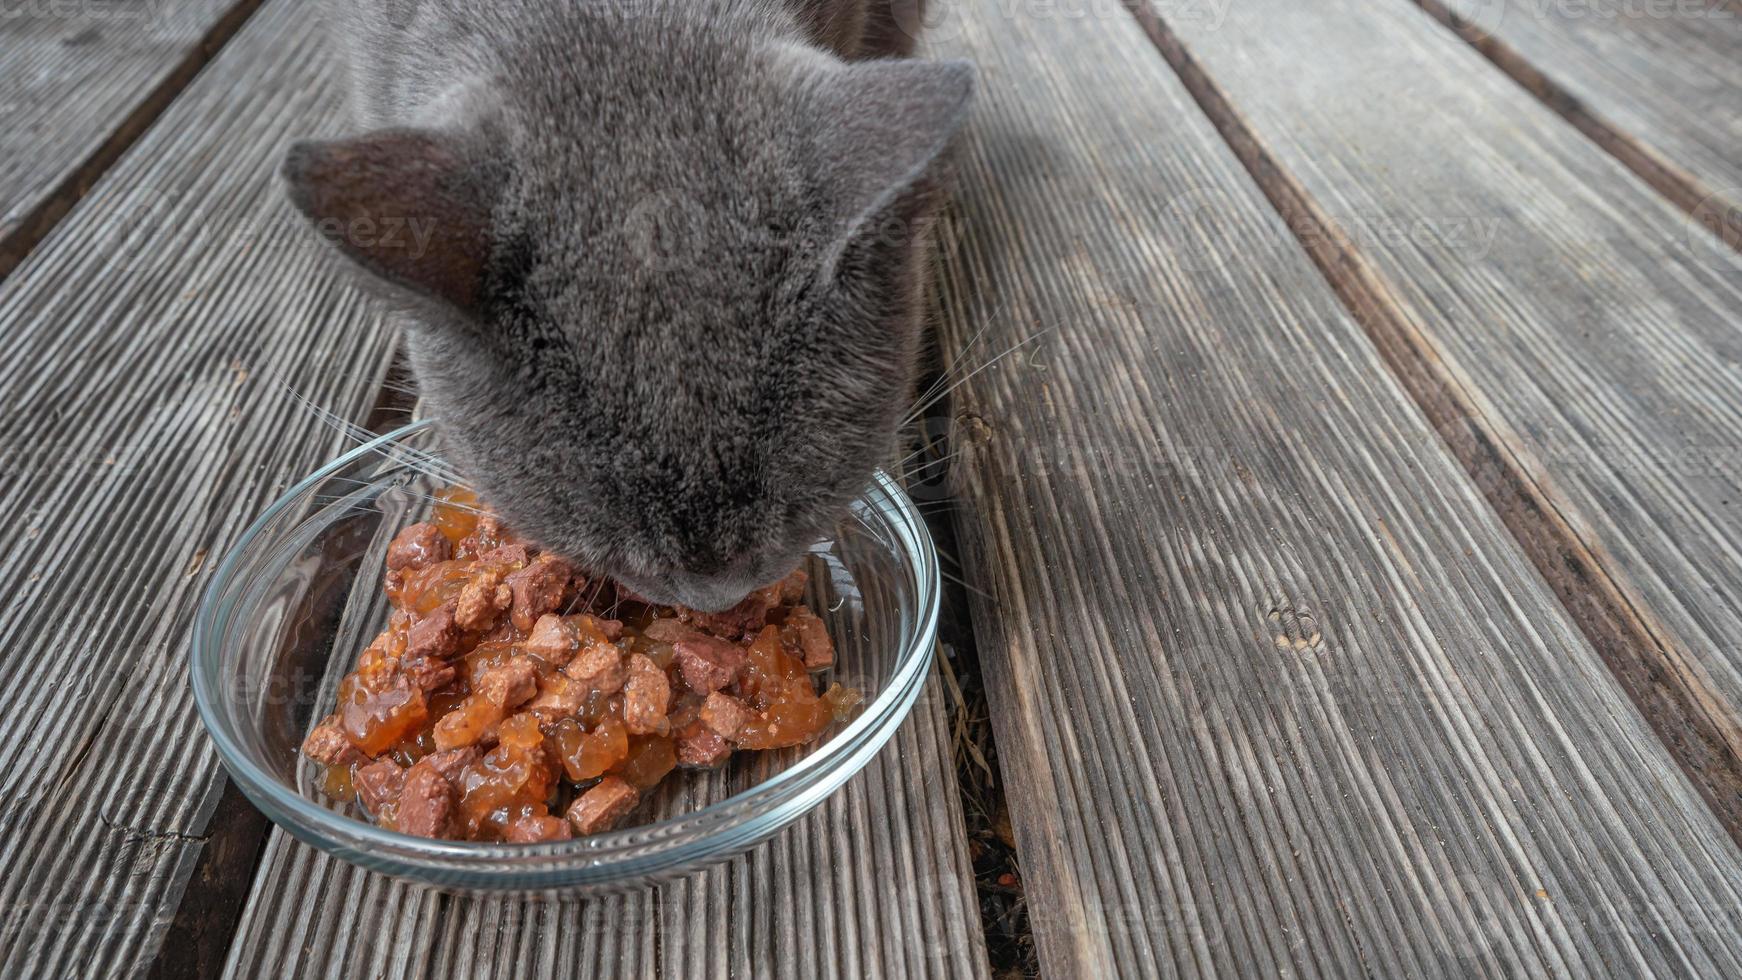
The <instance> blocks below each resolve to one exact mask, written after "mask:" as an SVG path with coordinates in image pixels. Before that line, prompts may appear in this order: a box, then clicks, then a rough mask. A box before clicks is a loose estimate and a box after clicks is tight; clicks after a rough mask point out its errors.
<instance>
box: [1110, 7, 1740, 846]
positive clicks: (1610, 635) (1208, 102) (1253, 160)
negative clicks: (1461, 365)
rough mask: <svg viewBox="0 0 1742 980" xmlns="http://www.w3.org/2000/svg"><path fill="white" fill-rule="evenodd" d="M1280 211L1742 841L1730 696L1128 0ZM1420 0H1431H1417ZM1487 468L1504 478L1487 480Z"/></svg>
mask: <svg viewBox="0 0 1742 980" xmlns="http://www.w3.org/2000/svg"><path fill="white" fill-rule="evenodd" d="M1122 2H1123V3H1124V4H1125V7H1126V9H1127V10H1129V11H1130V12H1131V14H1132V15H1133V16H1134V17H1135V18H1136V19H1137V22H1138V23H1139V24H1140V25H1141V26H1142V27H1143V30H1144V32H1145V33H1147V34H1148V35H1149V37H1150V40H1151V41H1152V42H1153V43H1154V44H1155V46H1156V48H1157V49H1158V50H1159V51H1160V52H1161V54H1162V56H1163V57H1164V58H1165V59H1166V60H1167V62H1168V64H1169V65H1170V66H1172V68H1173V70H1174V72H1175V73H1176V74H1177V75H1178V76H1179V77H1180V79H1181V81H1182V82H1184V84H1185V87H1186V89H1187V91H1188V92H1189V93H1190V94H1191V96H1192V98H1193V99H1194V100H1195V101H1196V102H1197V104H1198V105H1199V107H1200V108H1201V109H1202V110H1203V112H1204V114H1205V115H1206V116H1208V117H1209V119H1210V121H1211V123H1212V124H1213V125H1214V126H1215V127H1216V129H1217V130H1218V131H1219V132H1220V133H1221V134H1222V137H1223V139H1224V140H1226V141H1227V143H1228V145H1229V146H1230V147H1231V148H1232V149H1233V151H1234V154H1235V156H1236V157H1238V159H1239V160H1240V163H1241V165H1242V166H1244V167H1245V168H1246V170H1247V172H1248V173H1250V174H1251V175H1252V178H1253V180H1254V181H1255V182H1256V183H1257V184H1258V186H1259V188H1260V189H1261V190H1262V191H1263V192H1264V195H1265V196H1266V197H1267V198H1268V199H1269V200H1270V202H1271V204H1272V206H1273V207H1275V208H1276V210H1277V212H1278V213H1279V214H1281V215H1282V216H1283V218H1284V219H1285V223H1286V224H1287V225H1288V226H1289V228H1290V230H1291V231H1292V233H1293V234H1294V236H1295V238H1296V239H1297V240H1298V241H1299V243H1300V245H1301V247H1302V248H1303V249H1304V250H1305V251H1306V253H1307V255H1308V256H1309V257H1310V258H1311V259H1312V261H1313V263H1314V265H1316V266H1317V267H1318V268H1319V270H1320V272H1321V273H1322V274H1323V275H1324V277H1325V279H1326V280H1327V281H1328V282H1329V284H1330V285H1331V288H1332V290H1333V291H1334V292H1335V294H1336V295H1337V297H1338V299H1339V300H1340V301H1341V302H1342V303H1343V305H1344V306H1345V307H1346V308H1347V309H1348V310H1349V312H1350V314H1351V315H1352V316H1353V317H1354V318H1355V320H1356V322H1358V323H1359V324H1360V325H1361V327H1362V329H1364V330H1365V331H1366V332H1367V333H1368V334H1369V336H1371V337H1372V339H1373V343H1374V345H1375V347H1377V348H1378V350H1379V353H1380V356H1381V357H1383V358H1384V360H1385V363H1386V364H1387V365H1388V366H1389V367H1390V368H1391V371H1392V373H1393V374H1394V375H1396V376H1397V378H1398V380H1399V381H1400V382H1401V383H1402V385H1403V387H1404V389H1405V390H1406V391H1408V392H1409V395H1410V397H1411V398H1412V399H1413V400H1414V401H1415V402H1416V403H1417V405H1419V406H1420V408H1421V410H1422V412H1423V413H1424V414H1425V415H1426V416H1427V418H1428V421H1429V423H1430V424H1431V425H1432V427H1433V428H1434V429H1435V431H1437V432H1438V433H1440V434H1441V436H1442V437H1443V438H1444V441H1445V443H1446V445H1447V446H1448V447H1449V448H1450V450H1451V452H1452V454H1453V456H1454V457H1455V458H1456V459H1457V460H1458V462H1459V463H1460V464H1461V465H1462V466H1463V467H1464V468H1465V469H1466V470H1467V471H1468V472H1469V473H1470V474H1471V475H1472V477H1476V478H1477V479H1476V481H1475V482H1476V483H1477V484H1478V485H1480V487H1481V488H1482V491H1483V494H1484V496H1485V497H1486V498H1487V500H1488V502H1489V505H1490V506H1492V507H1493V508H1494V510H1495V512H1496V513H1497V514H1498V515H1499V517H1500V518H1501V520H1502V522H1503V523H1504V524H1505V525H1506V528H1507V530H1508V531H1510V532H1511V534H1512V535H1513V537H1514V538H1516V539H1517V541H1518V542H1519V544H1520V546H1521V547H1522V548H1523V550H1524V552H1525V554H1526V555H1527V556H1528V557H1529V559H1530V561H1531V563H1532V564H1534V565H1535V566H1536V568H1537V570H1538V572H1539V573H1540V574H1541V575H1542V577H1543V579H1544V580H1545V581H1546V582H1548V583H1549V585H1550V586H1551V587H1552V588H1553V589H1554V592H1555V595H1556V597H1557V598H1558V599H1559V600H1560V602H1561V604H1562V605H1563V606H1564V607H1565V608H1566V609H1567V611H1568V612H1569V613H1570V614H1571V616H1572V618H1573V620H1574V622H1575V623H1576V624H1577V626H1578V628H1579V630H1580V631H1581V632H1582V633H1583V634H1584V635H1585V638H1586V639H1587V640H1588V641H1589V642H1590V644H1591V645H1592V647H1593V648H1595V649H1596V651H1597V652H1598V654H1599V655H1600V656H1601V657H1602V659H1603V662H1604V664H1605V665H1606V666H1607V667H1608V668H1609V670H1610V672H1611V673H1612V674H1613V675H1614V677H1615V679H1616V681H1617V682H1618V683H1619V684H1620V686H1621V688H1622V690H1623V691H1625V692H1626V694H1627V696H1628V698H1629V699H1631V700H1632V701H1633V703H1634V704H1635V705H1636V706H1637V707H1638V708H1639V711H1640V713H1641V715H1643V716H1644V718H1645V720H1646V722H1647V724H1649V725H1650V727H1651V730H1652V732H1653V733H1654V734H1655V735H1656V736H1657V738H1658V740H1659V741H1660V742H1662V743H1663V745H1664V746H1665V747H1666V748H1667V749H1668V750H1669V753H1670V755H1671V757H1672V758H1674V759H1675V761H1676V764H1677V765H1678V766H1679V767H1680V768H1681V770H1682V772H1683V773H1684V774H1685V775H1686V776H1687V778H1688V780H1689V782H1691V783H1692V784H1693V785H1694V786H1695V788H1697V789H1698V791H1699V793H1700V796H1701V798H1702V799H1703V800H1704V801H1705V803H1706V805H1707V806H1708V807H1709V808H1710V809H1711V810H1712V812H1713V813H1714V815H1716V817H1717V818H1718V821H1719V823H1720V824H1722V825H1723V827H1724V829H1725V830H1726V831H1727V832H1728V833H1729V835H1730V837H1731V838H1732V839H1733V840H1735V841H1736V842H1737V843H1738V844H1742V746H1738V745H1737V744H1736V741H1735V737H1736V736H1737V735H1738V734H1739V733H1736V732H1735V726H1734V725H1733V724H1732V723H1731V721H1730V720H1729V718H1728V717H1727V714H1726V712H1725V711H1724V708H1723V703H1724V702H1723V698H1722V697H1720V696H1719V695H1718V693H1717V692H1715V691H1712V690H1710V689H1708V688H1706V687H1704V686H1702V685H1700V684H1698V683H1696V682H1694V681H1693V680H1691V679H1690V678H1689V677H1688V676H1687V672H1685V671H1678V670H1672V669H1666V667H1665V661H1667V660H1670V659H1673V658H1674V656H1675V654H1674V651H1672V650H1671V649H1669V647H1668V646H1667V645H1666V644H1665V642H1664V640H1663V639H1662V638H1663V637H1664V636H1666V635H1668V631H1667V630H1666V629H1665V628H1664V627H1663V626H1662V624H1660V623H1658V622H1657V620H1656V617H1655V616H1653V614H1652V613H1651V611H1650V610H1648V609H1645V608H1642V607H1640V606H1638V605H1637V604H1635V603H1633V602H1632V601H1630V600H1629V599H1628V597H1627V596H1626V595H1625V593H1624V592H1623V591H1622V589H1621V588H1620V586H1619V584H1618V583H1617V582H1616V581H1615V579H1614V578H1613V577H1612V576H1611V574H1610V573H1609V571H1608V564H1609V563H1608V562H1607V561H1606V560H1605V555H1604V554H1603V552H1602V549H1601V547H1600V546H1599V545H1597V544H1596V543H1594V542H1592V541H1588V540H1586V539H1585V537H1584V536H1582V535H1581V534H1580V533H1579V532H1578V530H1577V529H1576V528H1575V527H1574V526H1573V524H1572V522H1570V521H1569V520H1568V519H1567V517H1566V515H1565V514H1564V513H1562V511H1561V509H1560V507H1559V506H1558V505H1557V503H1556V501H1555V494H1554V493H1553V491H1552V489H1551V488H1550V487H1548V486H1546V485H1544V483H1543V482H1542V481H1539V480H1538V479H1536V478H1535V477H1533V476H1532V474H1531V473H1530V471H1529V469H1528V468H1527V467H1525V466H1524V465H1522V464H1521V463H1520V461H1519V460H1518V459H1517V458H1516V457H1515V456H1514V455H1513V453H1512V452H1511V451H1510V450H1509V449H1507V448H1506V447H1505V446H1504V445H1502V444H1501V443H1500V441H1498V440H1496V439H1494V438H1491V437H1490V436H1489V433H1490V432H1492V431H1494V429H1495V426H1493V425H1492V424H1491V423H1490V422H1489V420H1487V419H1486V418H1485V417H1484V415H1483V413H1482V411H1481V409H1480V408H1479V407H1478V406H1477V404H1476V402H1475V399H1474V398H1472V397H1471V395H1470V393H1469V392H1468V391H1466V390H1464V389H1463V388H1462V386H1460V385H1459V384H1458V383H1457V382H1456V381H1455V380H1454V379H1453V378H1452V377H1451V375H1450V373H1449V372H1446V371H1442V370H1440V369H1439V366H1440V358H1439V355H1438V354H1437V352H1436V351H1435V349H1434V345H1433V342H1432V341H1431V339H1430V338H1428V337H1427V336H1426V335H1425V334H1424V333H1423V332H1422V331H1421V330H1420V329H1418V327H1417V325H1416V324H1415V323H1413V322H1411V320H1410V318H1409V317H1408V316H1406V315H1404V314H1403V313H1402V312H1401V304H1400V303H1398V301H1397V300H1396V298H1395V297H1394V296H1392V294H1391V292H1390V290H1389V288H1388V287H1387V286H1386V284H1385V282H1384V280H1383V278H1382V277H1381V276H1380V275H1378V274H1377V273H1376V272H1375V271H1374V270H1373V269H1372V267H1371V266H1370V265H1369V264H1368V262H1367V260H1366V259H1365V258H1364V257H1363V255H1362V254H1361V252H1360V251H1359V250H1358V249H1357V248H1356V247H1355V246H1354V244H1353V243H1352V242H1351V241H1350V240H1349V239H1348V237H1347V236H1346V235H1345V234H1343V232H1342V230H1341V229H1340V227H1339V226H1338V225H1337V224H1336V222H1334V221H1332V220H1331V219H1330V218H1329V217H1328V216H1327V215H1326V214H1325V212H1324V211H1323V210H1322V209H1320V208H1319V207H1318V205H1317V203H1316V202H1315V201H1314V200H1313V198H1312V197H1311V195H1309V194H1308V193H1307V192H1306V191H1305V189H1304V188H1303V187H1301V186H1300V184H1299V183H1297V182H1296V181H1295V180H1294V179H1293V178H1292V177H1291V176H1290V175H1289V174H1288V173H1287V172H1285V171H1284V170H1283V169H1282V167H1281V166H1279V165H1278V163H1277V162H1276V161H1275V160H1274V159H1273V158H1272V157H1271V156H1270V155H1269V153H1268V152H1267V151H1266V150H1265V149H1264V147H1263V146H1262V145H1261V143H1260V141H1259V140H1258V139H1257V137H1256V136H1255V134H1254V133H1253V132H1252V131H1251V130H1250V129H1249V128H1248V127H1247V126H1246V124H1245V123H1244V122H1243V121H1242V119H1241V118H1240V115H1239V113H1238V111H1236V110H1235V109H1234V108H1233V105H1232V103H1231V101H1230V100H1229V98H1228V96H1227V95H1226V93H1225V92H1223V91H1222V89H1221V87H1220V86H1219V85H1218V84H1217V83H1216V81H1215V80H1214V79H1213V78H1211V77H1210V75H1209V73H1208V72H1207V71H1205V70H1204V68H1203V67H1202V66H1201V65H1199V64H1198V62H1197V60H1196V59H1195V58H1194V57H1193V56H1192V54H1191V53H1190V52H1189V51H1187V50H1186V49H1185V46H1184V44H1182V43H1181V41H1180V39H1179V37H1178V36H1177V35H1176V34H1175V33H1174V32H1173V30H1172V29H1171V28H1170V27H1169V26H1168V25H1167V24H1166V23H1165V22H1163V20H1162V18H1161V17H1160V16H1158V15H1157V13H1156V11H1155V9H1154V7H1152V6H1151V5H1150V4H1149V2H1148V0H1122ZM1416 2H1418V3H1421V4H1423V5H1424V6H1425V5H1426V4H1427V3H1431V2H1433V0H1416ZM1485 475H1494V476H1498V477H1499V478H1498V479H1484V478H1481V477H1484V476H1485Z"/></svg>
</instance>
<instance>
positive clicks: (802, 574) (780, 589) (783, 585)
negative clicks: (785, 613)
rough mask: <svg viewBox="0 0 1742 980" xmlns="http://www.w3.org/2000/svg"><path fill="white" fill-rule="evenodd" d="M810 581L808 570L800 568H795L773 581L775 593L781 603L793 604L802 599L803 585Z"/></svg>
mask: <svg viewBox="0 0 1742 980" xmlns="http://www.w3.org/2000/svg"><path fill="white" fill-rule="evenodd" d="M810 581H811V576H810V573H809V572H807V571H805V570H804V569H802V568H795V569H793V571H792V574H791V575H788V576H787V577H785V578H783V579H781V580H780V581H779V582H776V583H775V585H774V590H775V595H776V597H777V598H778V600H779V601H780V602H781V603H782V604H783V605H788V606H790V605H794V604H796V603H798V602H800V601H802V600H803V599H804V587H805V586H807V585H809V584H810Z"/></svg>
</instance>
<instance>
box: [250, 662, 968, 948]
mask: <svg viewBox="0 0 1742 980" xmlns="http://www.w3.org/2000/svg"><path fill="white" fill-rule="evenodd" d="M947 746H948V728H947V726H946V725H945V723H944V705H943V701H942V699H941V697H940V695H939V693H938V691H937V681H936V679H935V678H934V679H933V681H932V682H931V686H930V687H929V688H928V690H927V692H926V693H925V694H924V695H922V696H921V698H920V701H919V703H918V704H917V705H916V707H915V709H914V716H913V718H912V719H910V721H909V722H908V724H907V725H906V726H904V727H903V728H902V730H901V731H900V732H899V733H898V734H897V735H896V738H895V740H894V741H893V742H891V743H890V745H889V747H888V748H887V749H886V750H885V751H884V752H883V754H881V755H880V756H879V757H878V758H877V759H875V760H873V761H872V763H871V765H870V766H869V767H868V768H867V769H866V770H865V771H864V772H863V773H861V774H860V775H859V776H858V777H856V778H855V779H854V780H853V781H852V782H850V783H848V784H847V786H846V787H845V788H844V789H843V790H841V791H840V792H839V793H837V794H835V795H834V796H832V797H830V798H829V799H828V800H827V801H825V802H824V803H823V804H822V806H821V807H819V808H818V810H817V811H815V812H814V813H812V814H811V815H810V816H808V817H806V818H805V819H803V820H801V821H799V822H798V823H796V824H794V825H793V826H792V827H791V828H789V829H788V830H787V831H786V832H784V833H782V834H781V835H780V836H778V837H776V838H774V839H773V840H772V841H770V842H769V843H767V844H765V845H763V846H762V847H759V848H757V849H756V850H754V851H752V852H751V853H750V854H748V855H746V856H744V857H741V858H737V859H734V860H733V861H731V862H729V863H727V864H724V865H720V866H717V867H715V868H713V869H711V870H709V871H706V872H703V873H700V874H697V875H693V876H691V877H688V878H685V879H681V880H679V881H676V882H671V883H667V884H664V885H661V886H658V887H656V888H650V889H644V890H640V891H635V892H631V893H628V894H624V895H621V896H616V897H611V898H600V899H592V900H580V901H563V902H542V901H537V900H526V899H500V898H479V897H462V896H448V895H439V894H436V893H434V892H431V891H429V890H427V889H422V888H417V887H412V886H408V885H403V884H399V883H396V882H393V881H390V880H388V879H385V878H383V877H381V876H379V875H375V874H370V873H367V872H363V871H360V870H357V869H355V868H352V867H350V866H348V865H345V864H343V863H341V862H339V861H336V860H334V859H332V858H330V857H328V856H327V855H325V854H321V853H319V852H317V851H315V850H313V849H312V848H309V847H306V846H304V845H302V844H299V843H297V842H295V841H294V840H292V839H291V838H289V837H288V836H286V835H285V834H283V833H282V832H276V831H275V832H274V834H273V836H272V841H271V843H270V844H269V845H268V848H267V854H266V860H265V862H264V864H263V865H262V868H261V871H260V875H259V878H258V880H257V881H256V883H255V888H254V893H253V896H252V898H251V899H250V901H249V904H248V911H247V914H246V917H245V918H244V921H243V923H242V928H241V930H240V932H239V933H238V936H237V941H236V943H235V944H234V946H233V947H232V949H231V958H230V962H229V964H228V969H227V971H226V975H228V976H233V977H249V978H252V977H264V976H282V977H349V976H370V977H382V978H407V977H432V978H434V977H449V976H465V977H502V978H521V977H553V978H554V977H565V978H566V977H601V978H616V977H685V978H688V977H719V978H727V977H758V978H761V977H860V976H876V977H976V976H985V975H986V973H987V968H986V951H985V946H984V943H983V942H982V940H981V935H980V922H979V914H978V907H977V903H976V901H975V900H974V898H973V882H972V872H971V870H970V869H968V868H967V867H966V864H965V860H966V857H965V851H964V849H963V844H962V840H961V834H962V830H961V826H962V820H961V810H960V806H961V805H960V802H959V800H958V799H957V796H956V786H955V781H954V780H955V773H954V765H953V763H952V761H951V758H950V755H949V753H948V751H947Z"/></svg>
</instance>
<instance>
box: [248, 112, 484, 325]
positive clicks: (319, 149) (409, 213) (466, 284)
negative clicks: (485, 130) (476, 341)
mask: <svg viewBox="0 0 1742 980" xmlns="http://www.w3.org/2000/svg"><path fill="white" fill-rule="evenodd" d="M281 172H282V174H283V177H284V181H285V184H286V185H287V187H288V189H289V192H290V200H291V203H293V204H294V205H296V208H297V210H299V211H301V212H302V213H303V214H304V215H305V216H307V217H308V219H309V221H310V222H312V223H313V224H314V226H315V227H316V229H318V230H319V231H320V232H321V234H322V235H324V236H325V237H326V239H327V240H328V241H329V242H331V243H332V244H333V245H334V246H336V247H337V248H338V249H339V251H340V252H342V253H343V254H344V255H345V256H347V257H348V258H350V259H351V260H352V261H354V262H356V263H357V264H358V265H360V266H362V267H363V268H364V269H367V270H368V271H369V272H372V273H374V274H375V275H377V276H379V277H381V278H382V279H384V280H387V281H388V282H391V283H394V284H396V285H399V286H401V287H403V288H406V289H410V290H412V291H413V292H416V293H420V294H422V295H425V296H429V297H434V298H437V299H440V300H443V301H445V302H447V303H449V304H451V305H453V306H456V307H458V308H460V309H462V310H472V309H475V308H476V306H477V304H478V300H479V294H480V292H481V291H482V288H483V281H484V273H485V269H486V266H487V264H488V263H489V259H490V244H491V243H490V212H491V207H492V204H493V202H494V197H495V195H494V192H493V190H492V188H491V186H490V182H489V181H488V179H487V178H486V176H485V175H484V174H483V173H481V172H480V171H479V169H478V168H477V167H475V166H473V165H472V164H470V163H469V162H468V161H467V160H466V158H465V156H464V153H463V145H462V144H461V143H460V142H459V141H458V140H457V139H456V138H454V137H453V136H451V135H449V134H445V133H438V132H434V131H427V130H415V129H399V130H384V131H380V132H375V133H369V134H367V135H364V136H359V137H355V138H352V139H343V140H331V141H325V142H316V141H305V142H301V143H297V144H295V145H293V146H292V147H291V148H290V152H289V153H288V154H287V155H286V156H285V159H284V165H283V167H282V170H281Z"/></svg>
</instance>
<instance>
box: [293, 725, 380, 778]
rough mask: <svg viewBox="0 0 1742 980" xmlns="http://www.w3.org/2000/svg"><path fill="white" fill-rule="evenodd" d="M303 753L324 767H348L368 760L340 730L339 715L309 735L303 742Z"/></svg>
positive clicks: (317, 727)
mask: <svg viewBox="0 0 1742 980" xmlns="http://www.w3.org/2000/svg"><path fill="white" fill-rule="evenodd" d="M302 752H303V754H304V755H306V756H308V757H309V758H310V759H313V760H314V761H316V762H318V763H320V764H321V765H323V766H348V765H351V764H352V763H356V762H362V761H364V760H365V759H367V758H368V756H366V755H364V754H363V752H362V750H360V749H358V748H357V746H356V745H354V744H353V743H352V742H351V740H350V739H349V738H347V737H346V736H345V733H344V731H343V730H342V729H340V728H339V718H338V716H337V715H334V716H332V717H330V718H328V719H327V720H326V721H323V722H321V723H320V724H319V725H316V726H315V728H314V731H311V732H309V733H308V738H305V739H303V742H302Z"/></svg>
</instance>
